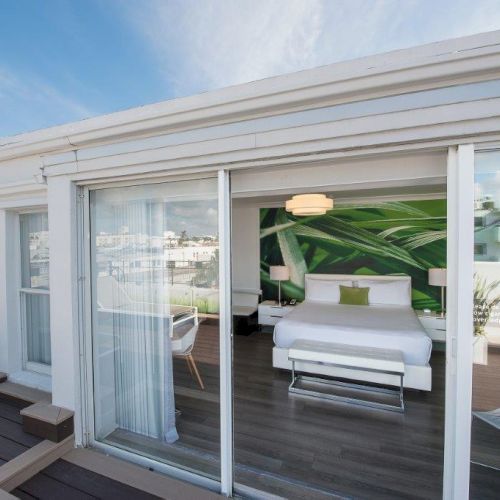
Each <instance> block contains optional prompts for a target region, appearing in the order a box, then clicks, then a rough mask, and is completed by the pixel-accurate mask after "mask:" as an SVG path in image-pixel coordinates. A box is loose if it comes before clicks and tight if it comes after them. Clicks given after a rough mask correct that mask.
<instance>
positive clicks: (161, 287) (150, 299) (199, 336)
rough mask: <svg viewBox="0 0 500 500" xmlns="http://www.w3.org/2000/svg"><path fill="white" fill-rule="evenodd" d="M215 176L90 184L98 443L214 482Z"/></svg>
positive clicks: (217, 455) (216, 471)
mask: <svg viewBox="0 0 500 500" xmlns="http://www.w3.org/2000/svg"><path fill="white" fill-rule="evenodd" d="M217 223H218V201H217V179H216V178H205V179H197V180H185V181H175V182H167V183H160V184H150V185H137V186H130V187H112V188H106V189H97V190H93V191H91V192H90V227H91V268H92V341H93V371H94V417H95V418H94V423H95V425H94V428H95V429H94V433H95V439H96V440H97V441H100V442H103V443H106V444H108V445H112V446H114V447H118V448H121V449H124V450H127V451H129V452H133V453H135V454H138V455H141V456H144V457H147V458H150V459H153V460H156V461H161V462H165V463H167V464H171V465H175V466H179V467H181V468H184V469H187V470H189V471H192V472H196V473H199V474H202V475H205V476H208V477H211V478H214V479H216V480H219V478H220V430H219V425H220V415H219V387H220V385H219V271H218V265H219V263H218V261H219V240H218V226H217Z"/></svg>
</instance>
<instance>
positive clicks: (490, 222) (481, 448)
mask: <svg viewBox="0 0 500 500" xmlns="http://www.w3.org/2000/svg"><path fill="white" fill-rule="evenodd" d="M474 205H475V206H474V224H475V234H474V271H475V276H474V301H475V303H474V338H473V339H472V342H473V363H474V368H473V379H472V446H471V461H472V465H471V498H490V496H488V495H489V493H488V492H491V489H488V488H491V486H492V484H495V485H496V488H497V490H496V491H497V492H498V487H500V151H496V152H495V151H493V152H485V153H476V156H475V203H474ZM492 481H494V483H492ZM484 488H486V489H484Z"/></svg>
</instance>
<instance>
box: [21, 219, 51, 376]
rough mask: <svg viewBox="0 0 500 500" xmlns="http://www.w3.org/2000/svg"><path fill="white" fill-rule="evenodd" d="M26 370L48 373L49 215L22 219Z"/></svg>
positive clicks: (22, 297) (22, 284) (23, 324)
mask: <svg viewBox="0 0 500 500" xmlns="http://www.w3.org/2000/svg"><path fill="white" fill-rule="evenodd" d="M19 222H20V248H21V290H20V299H21V320H22V321H21V323H22V331H23V344H24V348H23V358H24V367H25V368H27V369H30V370H34V371H41V372H47V371H48V370H49V366H50V364H51V357H50V311H49V309H50V300H49V237H48V235H49V233H48V215H47V213H46V212H42V213H27V214H21V215H20V216H19Z"/></svg>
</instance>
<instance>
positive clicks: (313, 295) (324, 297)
mask: <svg viewBox="0 0 500 500" xmlns="http://www.w3.org/2000/svg"><path fill="white" fill-rule="evenodd" d="M340 285H345V286H352V281H351V280H319V279H306V299H307V300H317V301H321V302H330V303H332V304H338V303H339V302H340V288H339V286H340Z"/></svg>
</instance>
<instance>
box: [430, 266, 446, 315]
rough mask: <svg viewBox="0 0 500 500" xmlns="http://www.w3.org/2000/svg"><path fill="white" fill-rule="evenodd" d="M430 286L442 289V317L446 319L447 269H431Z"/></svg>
mask: <svg viewBox="0 0 500 500" xmlns="http://www.w3.org/2000/svg"><path fill="white" fill-rule="evenodd" d="M429 285H431V286H440V287H441V316H442V317H444V312H445V307H444V287H445V286H446V269H445V268H443V267H433V268H431V269H429Z"/></svg>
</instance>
